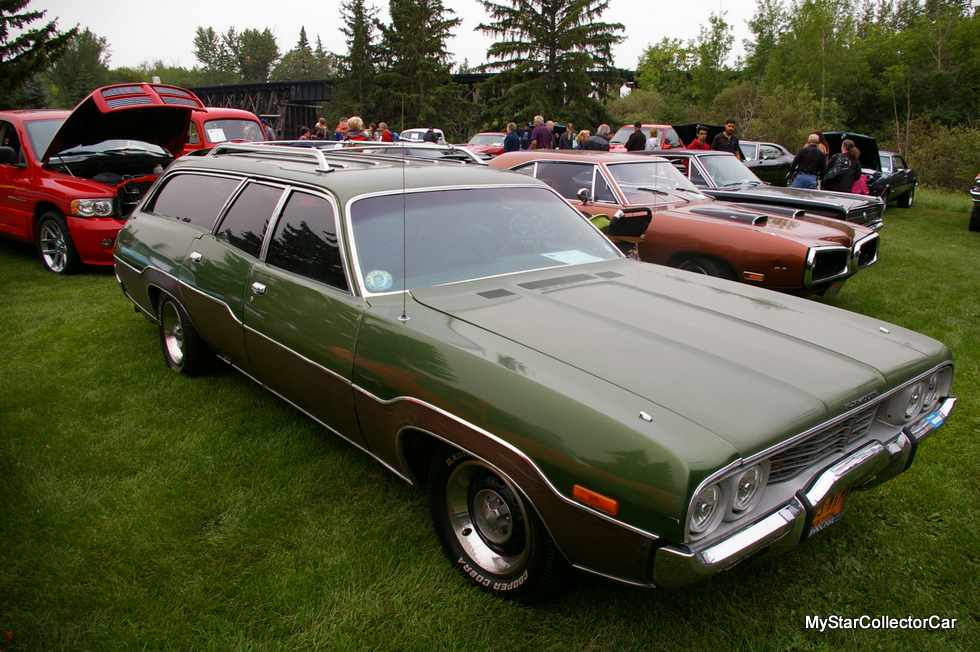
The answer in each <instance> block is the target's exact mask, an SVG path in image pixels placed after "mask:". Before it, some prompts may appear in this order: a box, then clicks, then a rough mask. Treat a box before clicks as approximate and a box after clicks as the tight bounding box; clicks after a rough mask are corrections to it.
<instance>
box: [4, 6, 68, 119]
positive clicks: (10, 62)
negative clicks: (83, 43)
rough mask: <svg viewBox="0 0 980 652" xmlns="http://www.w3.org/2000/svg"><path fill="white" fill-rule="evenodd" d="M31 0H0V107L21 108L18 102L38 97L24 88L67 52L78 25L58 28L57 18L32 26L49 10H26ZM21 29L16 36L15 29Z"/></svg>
mask: <svg viewBox="0 0 980 652" xmlns="http://www.w3.org/2000/svg"><path fill="white" fill-rule="evenodd" d="M29 3H30V0H0V109H13V108H21V107H20V105H19V104H18V102H21V101H25V100H30V99H31V98H33V100H34V101H36V100H37V99H39V97H40V96H39V95H38V94H37V93H35V92H31V91H30V89H25V88H24V85H25V84H27V83H28V82H32V81H33V80H34V79H35V77H36V75H37V74H39V73H41V72H44V71H45V70H47V69H48V67H49V66H50V65H51V64H52V63H54V62H55V61H57V60H58V58H59V57H61V55H62V54H64V52H65V50H66V48H67V47H68V44H69V42H70V41H71V39H72V38H74V37H75V36H76V35H77V34H78V28H77V27H75V28H72V29H70V30H68V31H67V32H59V31H58V29H57V25H56V21H51V22H49V23H47V24H46V25H44V26H43V27H35V28H31V27H29V26H30V25H31V23H33V22H35V21H37V20H39V19H41V18H43V17H44V15H45V14H46V13H47V12H46V11H24V8H25V7H26V6H27V5H28V4H29ZM20 30H23V31H21V32H20V33H19V34H17V35H16V36H14V35H13V34H12V32H14V31H20Z"/></svg>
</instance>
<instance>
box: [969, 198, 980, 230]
mask: <svg viewBox="0 0 980 652" xmlns="http://www.w3.org/2000/svg"><path fill="white" fill-rule="evenodd" d="M970 230H971V231H980V204H978V203H974V204H973V211H972V212H971V213H970Z"/></svg>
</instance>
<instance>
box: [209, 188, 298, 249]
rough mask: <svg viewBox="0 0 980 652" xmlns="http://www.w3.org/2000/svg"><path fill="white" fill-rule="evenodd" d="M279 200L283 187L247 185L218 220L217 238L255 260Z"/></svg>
mask: <svg viewBox="0 0 980 652" xmlns="http://www.w3.org/2000/svg"><path fill="white" fill-rule="evenodd" d="M280 197H282V188H278V187H276V186H267V185H265V184H261V183H250V184H249V185H248V186H247V187H246V188H245V190H243V191H242V192H241V194H240V195H238V198H237V199H235V203H234V204H232V206H231V208H229V209H228V213H227V214H226V215H225V218H224V219H223V220H221V225H220V226H219V227H218V233H217V236H218V239H219V240H224V241H225V242H227V243H228V244H230V245H231V246H233V247H237V248H238V249H241V250H242V251H244V252H245V253H247V254H249V255H251V256H255V257H256V258H258V256H259V251H261V249H262V239H263V238H264V237H265V231H266V229H267V228H269V220H270V219H271V218H272V215H273V213H274V212H275V210H276V205H277V204H278V203H279V198H280Z"/></svg>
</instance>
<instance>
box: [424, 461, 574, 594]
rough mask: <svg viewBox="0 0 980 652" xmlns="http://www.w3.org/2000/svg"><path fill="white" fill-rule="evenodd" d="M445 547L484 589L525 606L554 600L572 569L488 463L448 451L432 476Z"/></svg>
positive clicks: (438, 528) (509, 485)
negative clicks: (525, 604)
mask: <svg viewBox="0 0 980 652" xmlns="http://www.w3.org/2000/svg"><path fill="white" fill-rule="evenodd" d="M429 496H430V503H431V508H432V517H433V520H434V521H435V527H436V532H437V534H438V535H439V539H440V541H441V543H442V546H443V549H444V550H445V551H446V553H447V554H448V555H449V557H450V558H451V559H452V560H453V561H454V562H455V563H456V567H457V568H458V569H459V571H460V572H461V573H462V574H463V576H464V577H466V578H468V579H469V580H470V581H471V582H473V583H475V584H476V585H477V586H479V587H480V588H481V589H483V590H484V591H488V592H489V593H493V594H495V595H498V596H500V597H503V598H508V599H511V600H519V601H521V602H524V603H535V602H541V601H544V600H547V599H550V598H552V597H555V596H556V595H557V594H558V593H559V592H560V591H561V589H562V588H564V586H565V584H566V582H567V580H568V576H569V574H570V573H569V571H570V566H569V565H568V562H567V561H565V558H564V557H562V555H561V553H560V552H559V551H558V549H557V547H556V546H555V544H554V542H552V540H551V537H549V536H548V533H547V532H546V531H545V528H544V526H543V524H542V523H541V521H540V519H539V518H538V516H537V514H536V513H535V512H534V510H533V509H532V508H531V507H530V505H529V503H528V502H527V499H526V498H524V497H523V496H522V495H521V493H520V492H519V491H518V490H517V489H516V487H514V485H513V484H512V483H511V482H510V481H509V480H508V479H507V478H505V477H504V476H502V475H501V474H500V473H498V472H497V471H495V470H494V469H492V468H491V467H490V466H488V465H487V464H486V463H484V462H482V461H480V460H477V459H475V458H473V457H470V456H469V455H466V454H465V453H462V452H460V451H458V450H456V449H455V448H450V447H448V446H447V447H443V449H441V450H440V451H439V453H438V454H437V455H436V456H435V458H434V459H433V463H432V469H431V472H430V473H429Z"/></svg>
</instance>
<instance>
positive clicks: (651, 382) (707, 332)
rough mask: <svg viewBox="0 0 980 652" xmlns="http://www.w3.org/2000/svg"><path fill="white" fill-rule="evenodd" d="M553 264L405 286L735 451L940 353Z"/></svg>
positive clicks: (695, 281)
mask: <svg viewBox="0 0 980 652" xmlns="http://www.w3.org/2000/svg"><path fill="white" fill-rule="evenodd" d="M551 272H552V274H551V276H550V277H549V275H548V274H547V272H545V273H544V274H541V273H536V274H535V275H533V278H528V275H521V276H518V277H509V278H500V279H496V281H498V284H494V285H493V286H492V287H491V286H490V285H484V286H483V287H479V288H478V289H474V288H473V286H474V285H475V284H473V283H464V284H458V285H449V286H442V287H435V288H428V289H424V290H414V291H413V292H412V294H413V296H414V297H415V298H416V300H417V301H419V302H420V303H422V304H424V305H426V306H428V307H430V308H432V309H435V310H438V311H440V312H443V313H445V314H448V315H451V316H452V317H454V318H456V319H459V320H463V321H465V322H468V323H470V324H473V325H475V326H477V327H479V328H482V329H485V330H486V331H489V332H490V333H493V334H495V335H497V336H500V337H504V338H507V339H509V340H512V341H514V342H518V343H520V344H522V345H524V346H527V347H529V348H531V349H534V350H535V351H538V352H540V353H542V354H544V355H547V356H549V357H551V358H553V359H556V360H559V361H562V362H564V363H565V364H568V365H570V366H572V367H575V368H577V369H580V370H582V371H584V372H586V373H589V374H591V375H593V376H595V377H598V378H601V379H603V380H605V381H606V382H608V383H609V384H610V385H613V386H616V387H618V388H620V389H621V390H624V391H627V392H630V393H632V394H634V395H636V396H637V411H638V412H639V411H640V410H642V409H643V406H644V405H645V402H646V401H649V402H652V403H654V404H656V405H659V406H660V407H662V408H664V409H667V410H670V411H672V412H674V413H676V414H678V415H680V416H682V417H684V418H685V419H687V420H689V421H690V422H692V423H695V424H697V425H699V426H700V427H702V428H705V429H707V430H709V431H711V432H713V433H715V434H716V435H717V436H719V437H721V438H722V439H724V440H726V441H728V442H729V443H730V444H731V445H732V446H733V447H734V448H735V449H736V450H738V451H739V452H740V453H741V454H742V455H743V456H747V455H751V454H754V453H756V452H758V451H761V450H764V449H766V448H768V447H769V446H772V445H775V444H778V443H779V442H781V441H784V440H785V439H786V437H787V436H788V435H792V434H795V433H799V432H803V431H806V430H808V429H810V428H812V427H815V426H817V425H819V424H822V423H824V422H825V421H827V420H828V419H831V418H834V417H836V416H839V415H841V414H843V413H844V412H846V408H845V405H846V404H849V403H852V402H854V401H859V400H862V399H864V400H866V399H867V398H869V397H871V396H875V395H876V394H878V393H882V392H883V391H884V390H885V388H886V387H894V386H895V385H896V384H898V383H900V382H902V381H905V380H908V379H910V378H912V377H913V376H914V375H916V374H918V373H923V372H924V371H926V370H927V369H928V368H931V366H932V365H934V364H937V363H938V362H939V361H940V360H941V358H940V356H941V355H943V354H944V352H945V351H946V349H945V347H944V346H943V345H942V344H941V343H939V342H936V341H935V340H932V339H930V338H928V337H925V336H922V335H919V334H917V333H914V332H912V331H908V330H905V329H901V328H899V327H897V326H891V325H885V324H882V323H881V322H879V321H877V320H874V319H870V318H867V317H863V316H860V315H855V314H852V313H847V312H843V311H838V310H835V309H832V308H828V307H826V306H823V305H820V304H817V303H814V302H811V301H808V300H805V299H798V298H795V297H786V296H783V295H779V294H776V293H771V292H767V291H764V290H757V289H755V288H745V287H743V286H741V285H737V284H735V283H731V282H729V281H721V280H717V279H711V278H705V277H700V276H699V277H696V278H695V277H692V276H689V273H687V272H681V271H673V270H669V269H667V268H659V267H655V266H652V265H646V264H635V263H632V262H622V263H621V264H617V263H613V264H611V265H610V264H603V265H590V266H584V267H581V268H578V269H577V270H576V271H574V272H569V271H556V270H551ZM478 292H480V294H478ZM842 334H844V337H842V336H841V335H842ZM611 391H615V390H612V388H611Z"/></svg>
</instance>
